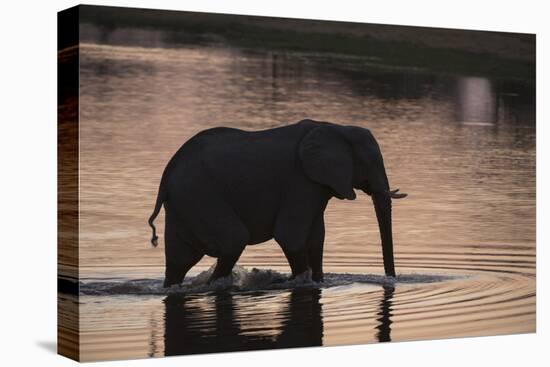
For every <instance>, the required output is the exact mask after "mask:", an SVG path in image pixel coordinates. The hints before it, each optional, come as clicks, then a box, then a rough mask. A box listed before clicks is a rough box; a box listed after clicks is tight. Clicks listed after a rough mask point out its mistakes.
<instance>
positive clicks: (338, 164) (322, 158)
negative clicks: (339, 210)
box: [299, 126, 356, 200]
mask: <svg viewBox="0 0 550 367" xmlns="http://www.w3.org/2000/svg"><path fill="white" fill-rule="evenodd" d="M352 154H353V153H352V148H351V146H350V145H349V143H348V142H347V141H346V140H345V138H344V137H343V136H342V135H341V134H340V133H339V132H338V131H337V130H336V129H335V128H334V127H332V126H319V127H316V128H314V129H313V130H311V131H310V132H309V133H308V134H307V135H306V136H305V137H304V138H303V139H302V142H301V143H300V147H299V155H300V159H301V161H302V166H303V168H304V171H305V173H306V175H307V176H308V177H309V178H310V179H311V180H312V181H315V182H317V183H319V184H321V185H326V186H329V187H330V188H331V189H332V190H333V191H334V193H335V196H336V197H337V198H338V199H349V200H353V199H355V197H356V195H355V192H354V191H353V184H352V178H353V156H352Z"/></svg>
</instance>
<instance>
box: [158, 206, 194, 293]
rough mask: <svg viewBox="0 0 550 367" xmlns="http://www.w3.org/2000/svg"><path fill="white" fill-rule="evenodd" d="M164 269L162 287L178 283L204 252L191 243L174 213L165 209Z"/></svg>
mask: <svg viewBox="0 0 550 367" xmlns="http://www.w3.org/2000/svg"><path fill="white" fill-rule="evenodd" d="M164 241H165V261H166V271H165V278H164V287H165V288H166V287H170V286H171V285H173V284H180V283H181V282H182V281H183V279H184V278H185V276H186V275H187V272H188V271H189V270H190V269H191V268H192V267H193V266H195V265H196V264H197V263H198V262H199V261H200V260H201V259H202V257H203V256H204V252H202V251H200V250H198V249H197V247H196V246H195V247H194V246H192V245H191V241H193V240H192V238H191V237H190V236H189V234H187V235H185V234H184V233H183V231H182V229H181V223H180V222H179V221H178V218H177V217H176V216H175V215H174V213H172V212H169V211H167V213H166V226H165V229H164Z"/></svg>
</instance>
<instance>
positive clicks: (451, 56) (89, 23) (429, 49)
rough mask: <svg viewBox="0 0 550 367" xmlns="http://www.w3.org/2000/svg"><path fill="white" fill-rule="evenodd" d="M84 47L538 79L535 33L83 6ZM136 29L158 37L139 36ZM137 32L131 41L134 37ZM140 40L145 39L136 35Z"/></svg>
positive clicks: (82, 33)
mask: <svg viewBox="0 0 550 367" xmlns="http://www.w3.org/2000/svg"><path fill="white" fill-rule="evenodd" d="M80 21H81V23H82V24H84V26H82V27H81V29H80V40H81V42H95V43H104V44H129V45H141V46H145V47H155V46H157V47H158V46H161V47H166V46H168V47H177V46H178V45H185V44H223V45H227V46H232V47H239V48H252V49H270V50H276V51H282V52H284V51H293V52H304V53H308V52H314V53H319V54H330V53H336V54H340V55H350V56H356V57H358V58H360V59H363V60H357V62H359V63H361V62H364V59H367V60H373V61H375V62H376V63H377V64H383V65H385V66H387V67H408V68H418V69H428V70H430V71H432V72H434V71H435V72H441V73H450V74H460V75H474V76H485V77H491V78H502V79H523V80H525V81H530V82H533V83H534V80H535V35H533V34H518V33H504V32H488V31H465V30H456V29H441V28H427V27H408V26H389V25H379V24H361V23H348V22H333V21H317V20H303V19H288V18H272V17H257V16H238V15H227V14H209V13H194V12H180V11H164V10H151V9H135V8H118V7H97V6H81V7H80ZM129 29H133V30H135V29H147V30H149V31H150V30H156V31H158V32H159V33H160V34H159V37H156V38H153V39H151V38H150V37H143V38H141V37H139V33H136V32H127V31H128V30H129ZM129 34H130V35H129ZM136 34H138V36H137V37H136Z"/></svg>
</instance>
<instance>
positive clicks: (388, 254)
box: [299, 123, 406, 276]
mask: <svg viewBox="0 0 550 367" xmlns="http://www.w3.org/2000/svg"><path fill="white" fill-rule="evenodd" d="M299 155H300V159H301V161H302V165H303V168H304V171H305V173H306V175H307V176H308V177H309V178H310V179H311V180H312V181H314V182H317V183H318V184H321V185H324V186H326V187H328V188H329V189H330V190H331V193H332V195H333V196H336V197H337V198H339V199H349V200H353V199H355V197H356V195H355V192H354V189H359V190H362V191H363V192H365V193H366V194H367V195H369V196H371V197H372V201H373V204H374V208H375V211H376V218H377V220H378V226H379V230H380V238H381V241H382V254H383V258H384V270H385V272H386V275H387V276H395V266H394V259H393V239H392V213H391V207H392V198H393V199H399V198H403V197H405V196H406V194H402V193H398V189H397V190H393V191H392V190H390V186H389V183H388V177H387V175H386V170H385V168H384V161H383V159H382V153H381V152H380V147H379V146H378V143H377V141H376V139H375V138H374V136H373V135H372V134H371V132H370V131H369V130H367V129H364V128H360V127H355V126H340V125H334V124H329V123H319V126H317V127H315V128H313V129H312V130H311V131H310V132H309V133H307V135H306V136H305V137H304V138H303V140H302V141H301V143H300V148H299Z"/></svg>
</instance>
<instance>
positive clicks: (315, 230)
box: [307, 213, 325, 282]
mask: <svg viewBox="0 0 550 367" xmlns="http://www.w3.org/2000/svg"><path fill="white" fill-rule="evenodd" d="M324 242H325V220H324V218H323V213H321V214H320V215H319V216H318V217H317V218H316V219H315V220H314V221H313V224H312V226H311V230H310V232H309V237H308V242H307V255H308V256H307V260H308V265H309V267H310V268H311V279H312V280H313V281H315V282H322V281H323V244H324Z"/></svg>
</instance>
